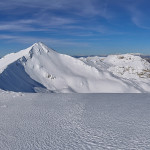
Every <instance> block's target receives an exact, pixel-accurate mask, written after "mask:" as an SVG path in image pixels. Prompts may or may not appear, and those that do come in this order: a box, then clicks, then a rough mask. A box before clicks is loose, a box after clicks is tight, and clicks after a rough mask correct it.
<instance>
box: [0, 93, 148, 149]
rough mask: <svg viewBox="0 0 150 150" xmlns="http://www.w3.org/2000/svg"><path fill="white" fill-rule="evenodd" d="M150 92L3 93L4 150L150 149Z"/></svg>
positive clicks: (0, 141) (0, 128) (0, 130)
mask: <svg viewBox="0 0 150 150" xmlns="http://www.w3.org/2000/svg"><path fill="white" fill-rule="evenodd" d="M149 97H150V95H149V94H23V93H9V92H1V93H0V114H1V115H0V149H1V150H55V149H59V150H64V149H66V150H79V149H80V150H82V149H83V150H85V149H86V150H88V149H89V150H90V149H91V150H110V149H111V150H131V149H132V150H133V149H136V150H148V149H150V109H149V108H150V101H149Z"/></svg>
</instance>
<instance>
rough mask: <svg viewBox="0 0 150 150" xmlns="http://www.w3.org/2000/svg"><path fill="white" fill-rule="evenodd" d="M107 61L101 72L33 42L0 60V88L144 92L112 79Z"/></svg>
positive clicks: (97, 67)
mask: <svg viewBox="0 0 150 150" xmlns="http://www.w3.org/2000/svg"><path fill="white" fill-rule="evenodd" d="M107 59H108V58H107ZM98 60H99V58H98V57H97V61H98ZM100 61H103V60H100ZM106 61H107V63H104V62H102V63H103V65H102V67H103V68H105V69H103V68H102V67H100V66H97V65H96V64H94V62H93V64H88V63H87V62H85V61H84V60H79V59H76V58H73V57H71V56H68V55H64V54H59V53H57V52H56V51H54V50H52V49H50V48H48V47H47V46H45V45H44V44H43V43H35V44H33V45H32V46H31V47H29V48H28V49H25V50H22V51H20V52H18V53H13V54H10V55H7V56H5V57H4V58H2V59H0V70H1V72H0V88H1V89H3V90H9V91H19V92H39V91H42V92H56V93H57V92H58V93H65V92H67V93H68V92H69V93H70V92H77V93H91V92H92V93H100V92H104V93H114V92H115V93H116V92H117V93H125V92H127V93H129V92H131V93H132V92H144V91H145V90H143V88H141V87H139V86H136V85H135V84H132V83H131V82H127V81H123V80H122V79H121V78H119V77H116V76H113V75H112V74H111V73H110V72H108V71H107V69H106V68H107V67H109V66H111V65H109V64H110V62H109V61H108V60H106ZM105 64H106V65H105ZM111 64H112V63H111ZM106 66H107V67H106Z"/></svg>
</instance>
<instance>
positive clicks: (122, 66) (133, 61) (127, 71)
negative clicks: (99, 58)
mask: <svg viewBox="0 0 150 150" xmlns="http://www.w3.org/2000/svg"><path fill="white" fill-rule="evenodd" d="M104 62H105V63H107V64H109V65H110V67H109V69H108V70H109V71H111V72H113V74H115V75H117V76H120V77H124V78H128V79H130V78H134V79H138V78H150V63H149V62H147V61H146V60H145V59H142V58H141V57H139V56H134V55H131V54H124V55H110V56H108V57H107V58H106V59H104Z"/></svg>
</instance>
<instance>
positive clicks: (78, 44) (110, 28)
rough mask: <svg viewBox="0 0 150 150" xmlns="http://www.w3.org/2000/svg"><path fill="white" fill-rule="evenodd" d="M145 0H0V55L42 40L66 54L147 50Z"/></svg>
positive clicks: (149, 21)
mask: <svg viewBox="0 0 150 150" xmlns="http://www.w3.org/2000/svg"><path fill="white" fill-rule="evenodd" d="M149 15H150V0H1V1H0V56H3V55H5V54H7V53H10V52H14V51H15V52H16V51H18V50H20V49H24V48H26V47H28V46H30V45H32V44H33V43H35V42H39V41H41V42H44V43H45V44H46V45H47V46H49V47H52V48H54V49H55V50H57V51H58V52H61V53H66V54H70V55H89V54H94V55H95V54H111V53H114V54H116V53H131V52H135V53H144V54H150V17H149Z"/></svg>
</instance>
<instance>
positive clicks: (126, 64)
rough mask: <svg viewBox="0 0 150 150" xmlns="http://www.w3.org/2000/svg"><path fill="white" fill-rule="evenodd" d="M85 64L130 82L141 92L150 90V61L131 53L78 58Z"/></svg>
mask: <svg viewBox="0 0 150 150" xmlns="http://www.w3.org/2000/svg"><path fill="white" fill-rule="evenodd" d="M80 60H82V61H84V62H85V63H86V64H87V65H90V66H93V67H95V68H97V69H98V70H100V71H103V72H109V73H111V74H112V75H114V76H116V77H118V78H119V79H120V80H123V81H126V82H130V83H131V84H132V85H135V86H136V87H139V89H140V90H141V91H142V92H150V63H149V62H148V61H146V60H145V59H142V58H141V57H140V56H134V55H133V54H121V55H109V56H107V57H98V56H95V57H87V58H80Z"/></svg>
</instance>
